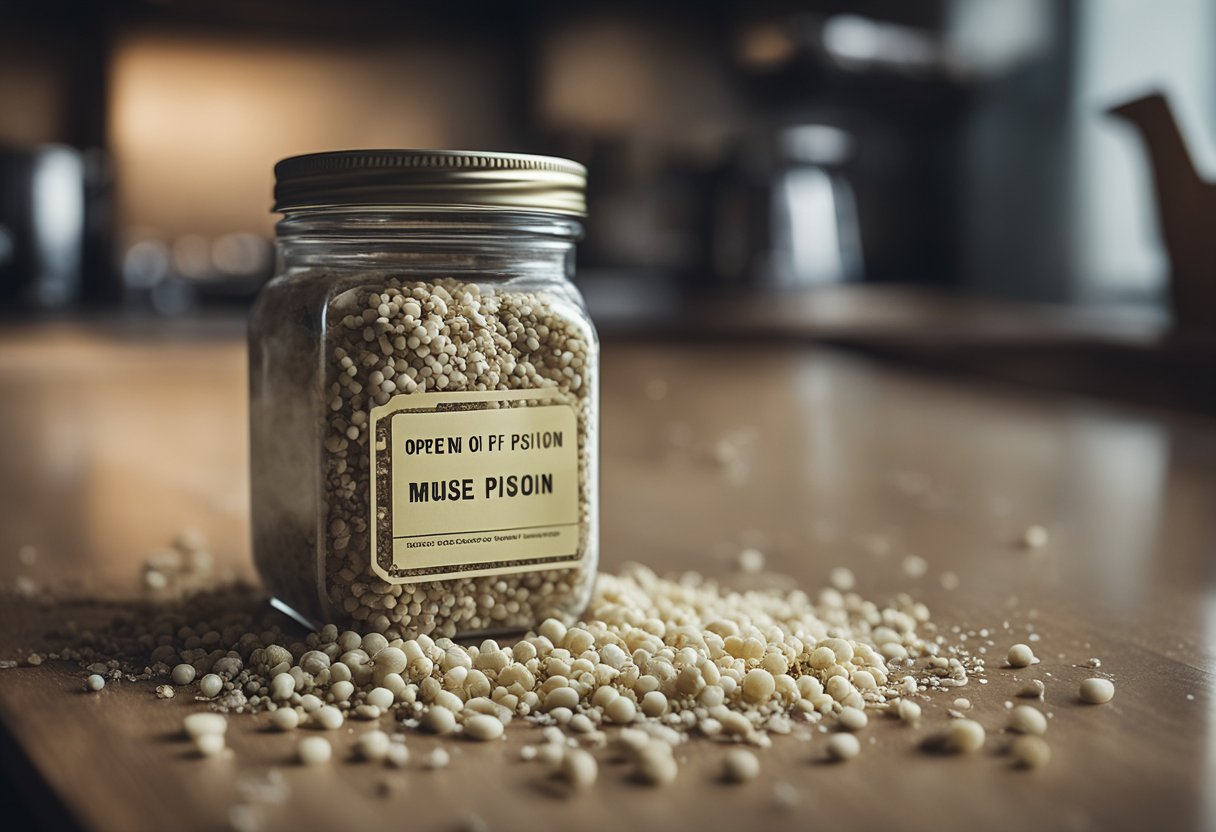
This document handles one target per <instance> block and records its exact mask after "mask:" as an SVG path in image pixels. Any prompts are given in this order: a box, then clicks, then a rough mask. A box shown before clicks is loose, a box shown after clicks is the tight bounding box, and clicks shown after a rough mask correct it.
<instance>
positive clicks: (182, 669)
mask: <svg viewBox="0 0 1216 832" xmlns="http://www.w3.org/2000/svg"><path fill="white" fill-rule="evenodd" d="M194 674H195V670H194V665H192V664H184V663H183V664H179V665H177V666H176V667H174V668H173V672H172V673H170V674H169V678H170V679H171V680H172V681H173V684H175V685H188V684H190V683H191V682H193V681H194Z"/></svg>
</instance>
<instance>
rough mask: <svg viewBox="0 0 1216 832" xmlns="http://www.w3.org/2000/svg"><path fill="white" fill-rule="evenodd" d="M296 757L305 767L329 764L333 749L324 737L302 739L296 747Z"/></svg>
mask: <svg viewBox="0 0 1216 832" xmlns="http://www.w3.org/2000/svg"><path fill="white" fill-rule="evenodd" d="M296 755H297V756H298V757H299V759H300V762H301V763H303V764H304V765H306V766H319V765H324V764H325V763H328V762H329V759H330V757H332V756H333V755H334V749H333V746H331V745H330V744H329V740H327V739H325V737H317V736H311V737H304V738H303V739H301V740H300V742H299V744H298V745H297V746H296Z"/></svg>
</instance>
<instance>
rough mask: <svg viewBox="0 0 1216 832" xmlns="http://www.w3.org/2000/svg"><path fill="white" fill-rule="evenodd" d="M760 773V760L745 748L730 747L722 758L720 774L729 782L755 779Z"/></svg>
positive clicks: (743, 781)
mask: <svg viewBox="0 0 1216 832" xmlns="http://www.w3.org/2000/svg"><path fill="white" fill-rule="evenodd" d="M759 774H760V761H759V760H758V759H756V755H755V754H753V753H752V752H750V751H748V750H747V749H746V748H732V749H731V750H730V751H727V752H726V757H725V759H724V760H723V771H722V776H723V777H724V778H725V779H726V780H727V781H728V782H731V783H745V782H747V781H748V780H755V779H756V776H757V775H759Z"/></svg>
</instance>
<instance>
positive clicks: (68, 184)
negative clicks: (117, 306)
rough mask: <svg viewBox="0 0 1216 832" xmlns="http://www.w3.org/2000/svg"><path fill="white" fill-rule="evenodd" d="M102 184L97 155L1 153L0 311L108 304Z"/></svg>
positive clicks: (59, 148) (56, 148)
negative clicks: (84, 302) (89, 302)
mask: <svg viewBox="0 0 1216 832" xmlns="http://www.w3.org/2000/svg"><path fill="white" fill-rule="evenodd" d="M108 177H109V172H108V170H107V165H106V162H105V156H104V154H103V153H102V152H101V151H96V150H90V151H80V150H76V149H75V148H71V147H68V146H66V145H57V144H53V145H39V146H36V147H0V309H2V310H4V311H10V312H15V311H30V310H54V309H61V308H64V307H67V306H70V305H72V304H74V303H76V302H78V301H79V300H81V299H82V298H87V299H90V300H103V299H110V298H106V297H105V296H106V295H107V294H109V292H108V286H109V276H110V269H109V235H110V212H109V181H108Z"/></svg>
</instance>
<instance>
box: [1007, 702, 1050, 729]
mask: <svg viewBox="0 0 1216 832" xmlns="http://www.w3.org/2000/svg"><path fill="white" fill-rule="evenodd" d="M1009 730H1010V731H1014V732H1016V733H1018V734H1036V735H1040V734H1045V733H1047V717H1046V716H1044V715H1043V712H1042V711H1040V710H1038V709H1037V708H1032V707H1030V706H1029V705H1018V706H1017V707H1015V708H1014V709H1013V710H1011V711H1010V712H1009Z"/></svg>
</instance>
